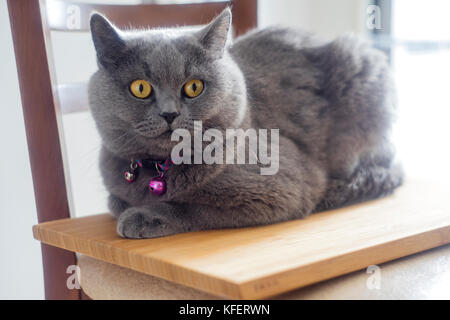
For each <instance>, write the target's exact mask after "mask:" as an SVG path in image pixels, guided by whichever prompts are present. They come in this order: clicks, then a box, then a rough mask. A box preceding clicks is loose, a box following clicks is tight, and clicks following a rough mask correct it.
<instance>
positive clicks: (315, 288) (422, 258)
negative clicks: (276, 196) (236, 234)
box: [78, 245, 450, 300]
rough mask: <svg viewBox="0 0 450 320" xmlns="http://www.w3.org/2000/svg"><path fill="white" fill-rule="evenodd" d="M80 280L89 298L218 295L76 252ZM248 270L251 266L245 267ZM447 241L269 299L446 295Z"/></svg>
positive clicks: (449, 278) (449, 293) (449, 272)
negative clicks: (403, 256) (443, 243)
mask: <svg viewBox="0 0 450 320" xmlns="http://www.w3.org/2000/svg"><path fill="white" fill-rule="evenodd" d="M78 265H79V267H80V283H81V286H82V288H83V290H84V292H85V293H86V294H87V295H88V296H89V297H90V298H92V299H101V300H104V299H114V300H117V299H121V300H129V299H139V300H166V299H167V300H172V299H188V300H189V299H192V300H203V299H221V297H218V296H215V295H212V294H209V293H206V292H202V291H199V290H196V289H193V288H189V287H186V286H184V285H179V284H176V283H173V282H170V281H167V280H164V279H160V278H157V277H154V276H150V275H147V274H144V273H141V272H137V271H133V270H131V269H127V268H123V267H120V266H117V265H113V264H110V263H107V262H103V261H100V260H97V259H94V258H91V257H88V256H85V255H81V256H79V259H78ZM249 272H250V271H249ZM448 288H450V245H446V246H442V247H439V248H435V249H431V250H428V251H425V252H421V253H418V254H415V255H412V256H409V257H405V258H401V259H398V260H394V261H390V262H388V263H384V264H381V265H379V266H371V267H369V268H368V269H365V270H360V271H357V272H353V273H351V274H348V275H344V276H340V277H337V278H334V279H331V280H327V281H324V282H321V283H318V284H315V285H311V286H308V287H305V288H301V289H297V290H294V291H291V292H288V293H284V294H282V295H279V296H276V297H273V298H274V299H287V300H297V299H450V290H448Z"/></svg>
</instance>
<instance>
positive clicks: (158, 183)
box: [148, 177, 166, 196]
mask: <svg viewBox="0 0 450 320" xmlns="http://www.w3.org/2000/svg"><path fill="white" fill-rule="evenodd" d="M148 187H149V189H150V192H151V193H153V194H156V195H157V196H162V195H163V194H164V193H166V182H165V181H164V179H163V178H161V177H156V178H153V179H152V180H150V183H149V184H148Z"/></svg>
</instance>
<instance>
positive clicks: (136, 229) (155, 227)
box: [117, 208, 177, 239]
mask: <svg viewBox="0 0 450 320" xmlns="http://www.w3.org/2000/svg"><path fill="white" fill-rule="evenodd" d="M171 225H172V223H171V222H170V221H168V219H167V218H166V217H164V216H162V215H159V214H155V213H151V212H146V211H145V210H143V209H140V208H130V209H128V210H126V211H125V212H123V213H122V214H121V215H120V217H119V219H118V221H117V233H118V234H119V235H120V236H121V237H124V238H131V239H147V238H158V237H163V236H168V235H171V234H174V233H177V230H175V228H173V227H172V226H171Z"/></svg>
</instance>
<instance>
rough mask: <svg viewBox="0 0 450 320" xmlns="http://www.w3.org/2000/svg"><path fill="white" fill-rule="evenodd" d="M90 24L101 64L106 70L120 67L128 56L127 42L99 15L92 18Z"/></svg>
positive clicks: (95, 14)
mask: <svg viewBox="0 0 450 320" xmlns="http://www.w3.org/2000/svg"><path fill="white" fill-rule="evenodd" d="M90 24H91V34H92V40H93V41H94V47H95V50H96V51H97V59H98V62H99V64H100V65H101V66H103V67H104V68H108V67H114V66H117V65H119V64H120V61H121V60H122V59H123V58H124V57H125V56H126V45H125V41H124V40H123V39H122V38H121V37H120V35H119V31H118V30H117V29H116V28H115V27H114V26H113V25H112V24H111V22H109V21H108V20H107V19H106V18H105V17H104V16H102V15H101V14H98V13H94V14H93V15H92V16H91V23H90Z"/></svg>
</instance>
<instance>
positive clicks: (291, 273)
mask: <svg viewBox="0 0 450 320" xmlns="http://www.w3.org/2000/svg"><path fill="white" fill-rule="evenodd" d="M448 190H449V185H448V184H441V183H439V182H435V181H421V180H408V181H407V182H406V184H405V185H404V186H403V187H401V188H400V189H399V190H398V191H397V192H396V193H395V194H394V195H393V196H389V197H387V198H384V199H380V200H374V201H370V202H366V203H363V204H358V205H354V206H351V207H347V208H342V209H338V210H332V211H328V212H323V213H318V214H315V215H313V216H310V217H309V218H307V219H303V220H296V221H290V222H285V223H280V224H275V225H271V226H264V227H255V228H245V229H231V230H217V231H204V232H194V233H185V234H179V235H175V236H170V237H165V238H159V239H146V240H129V239H122V238H120V237H118V236H117V235H116V231H115V228H116V222H115V220H113V218H111V217H110V216H109V215H107V214H106V215H95V216H90V217H85V218H78V219H64V220H59V221H53V222H48V223H43V224H40V225H37V226H34V228H33V232H34V236H35V238H36V239H38V240H40V241H42V242H44V243H47V244H51V245H54V246H57V247H60V248H64V249H67V250H73V251H76V252H79V253H82V254H86V255H89V256H91V257H94V258H97V259H100V260H103V261H107V262H110V263H113V264H117V265H120V266H123V267H128V268H131V269H134V270H137V271H141V272H144V273H147V274H151V275H154V276H158V277H161V278H164V279H167V280H171V281H174V282H177V283H180V284H184V285H187V286H191V287H194V288H197V289H201V290H204V291H206V292H209V293H213V294H216V295H219V296H223V297H228V298H244V299H255V298H266V297H270V296H272V295H276V294H279V293H282V292H286V291H288V290H292V289H295V288H299V287H302V286H305V285H308V284H312V283H315V282H318V281H322V280H326V279H329V278H332V277H336V276H338V275H342V274H346V273H349V272H352V271H356V270H359V269H362V268H365V267H367V266H368V265H371V264H379V263H382V262H386V261H389V260H393V259H396V258H399V257H403V256H406V255H410V254H413V253H416V252H419V251H423V250H426V249H429V248H433V247H436V246H440V245H443V244H446V243H449V242H450V204H449V203H448V201H447V197H448Z"/></svg>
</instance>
